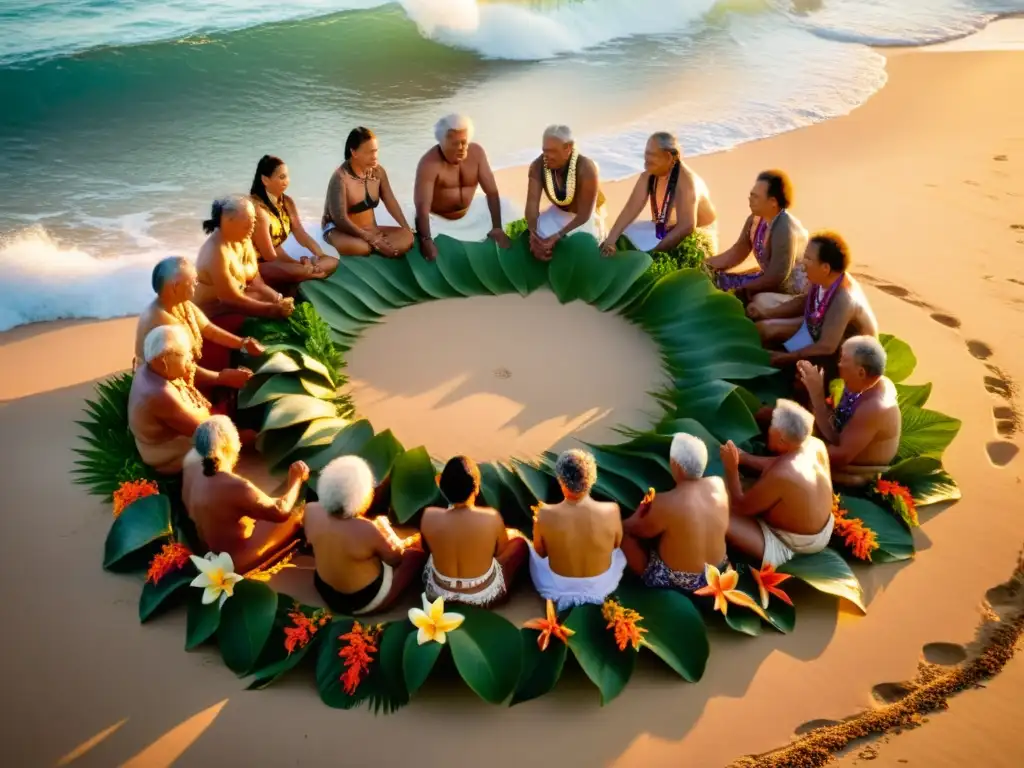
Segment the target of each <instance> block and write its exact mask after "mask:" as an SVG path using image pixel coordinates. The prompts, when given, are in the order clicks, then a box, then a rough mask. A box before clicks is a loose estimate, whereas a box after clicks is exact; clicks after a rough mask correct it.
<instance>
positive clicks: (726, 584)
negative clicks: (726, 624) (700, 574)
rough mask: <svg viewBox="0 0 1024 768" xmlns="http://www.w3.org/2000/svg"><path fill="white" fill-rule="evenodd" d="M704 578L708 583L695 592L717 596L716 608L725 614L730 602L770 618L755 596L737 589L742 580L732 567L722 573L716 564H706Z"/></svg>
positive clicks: (700, 594) (764, 617)
mask: <svg viewBox="0 0 1024 768" xmlns="http://www.w3.org/2000/svg"><path fill="white" fill-rule="evenodd" d="M704 580H705V581H707V583H708V585H707V586H706V587H701V588H700V589H697V590H694V592H693V594H695V595H699V596H700V597H712V596H713V597H714V598H715V610H716V611H721V612H722V615H723V616H727V615H728V613H729V603H732V604H733V605H739V606H741V607H743V608H749V609H750V610H752V611H753V612H754V613H756V614H757V615H758V616H760V617H761V618H763V619H767V618H768V617H767V616H765V615H764V611H763V610H762V609H761V606H760V605H758V604H757V601H755V600H754V598H752V597H751V596H750V595H748V594H747V593H746V592H743V591H742V590H739V589H736V585H737V584H739V582H740V575H739V574H738V573H737V572H736V571H734V570H733V569H732V567H729V568H727V569H726V571H725V573H722V572H721V571H719V570H718V569H717V568H716V567H715V566H713V565H706V566H704Z"/></svg>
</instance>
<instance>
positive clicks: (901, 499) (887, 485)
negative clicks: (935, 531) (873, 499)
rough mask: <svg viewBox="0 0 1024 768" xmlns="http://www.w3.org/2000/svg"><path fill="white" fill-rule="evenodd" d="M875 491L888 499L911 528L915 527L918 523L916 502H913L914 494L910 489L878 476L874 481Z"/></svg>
mask: <svg viewBox="0 0 1024 768" xmlns="http://www.w3.org/2000/svg"><path fill="white" fill-rule="evenodd" d="M875 493H877V494H878V495H879V496H881V497H882V498H883V499H889V500H890V501H891V502H892V505H893V506H894V507H895V508H896V511H897V512H899V514H900V517H902V518H903V520H904V521H905V522H906V523H907V525H909V526H910V527H911V528H917V527H918V526H919V525H920V522H919V521H918V519H917V504H915V503H914V496H913V494H911V493H910V489H909V488H907V487H906V486H905V485H901V484H900V483H897V482H896V481H895V480H883V479H882V478H878V482H877V483H875Z"/></svg>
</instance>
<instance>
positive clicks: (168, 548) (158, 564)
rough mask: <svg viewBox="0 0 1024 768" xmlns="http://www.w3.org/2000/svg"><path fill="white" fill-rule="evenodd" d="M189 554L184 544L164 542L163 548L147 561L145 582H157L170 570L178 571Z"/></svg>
mask: <svg viewBox="0 0 1024 768" xmlns="http://www.w3.org/2000/svg"><path fill="white" fill-rule="evenodd" d="M191 554H192V553H191V552H189V551H188V548H187V547H186V546H185V545H184V544H179V543H178V542H176V541H174V542H171V543H170V544H164V546H163V548H162V549H161V550H160V551H159V552H158V553H157V554H156V555H154V556H153V559H152V560H150V561H149V571H148V572H147V573H146V583H147V584H159V583H160V580H161V579H163V577H164V576H166V575H167V574H168V573H171V571H180V570H181V569H182V568H184V567H185V564H186V563H187V562H188V558H189V556H190V555H191Z"/></svg>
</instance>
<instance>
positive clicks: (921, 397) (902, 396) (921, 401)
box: [837, 383, 932, 410]
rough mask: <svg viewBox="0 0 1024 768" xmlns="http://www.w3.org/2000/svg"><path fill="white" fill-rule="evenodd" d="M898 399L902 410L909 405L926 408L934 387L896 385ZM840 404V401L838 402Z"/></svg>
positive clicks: (929, 385) (928, 385)
mask: <svg viewBox="0 0 1024 768" xmlns="http://www.w3.org/2000/svg"><path fill="white" fill-rule="evenodd" d="M895 387H896V399H897V401H898V402H899V406H900V409H901V410H902V409H903V408H905V407H906V406H908V405H916V406H917V407H918V408H924V406H925V404H927V402H928V398H929V397H930V396H931V394H932V385H931V384H930V383H928V384H896V385H895ZM837 402H838V401H837Z"/></svg>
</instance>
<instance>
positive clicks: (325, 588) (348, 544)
mask: <svg viewBox="0 0 1024 768" xmlns="http://www.w3.org/2000/svg"><path fill="white" fill-rule="evenodd" d="M374 487H375V484H374V480H373V472H372V471H371V470H370V467H369V466H368V465H367V463H366V462H365V461H363V460H362V459H361V458H359V457H358V456H342V457H340V458H337V459H334V461H332V462H331V463H330V464H328V465H327V466H326V467H324V468H323V470H322V471H321V472H320V479H319V481H318V483H317V494H318V495H319V497H320V501H319V502H314V503H311V504H307V505H306V517H305V526H306V540H307V541H308V542H309V544H310V546H312V548H313V558H314V560H315V561H316V574H315V575H314V577H313V581H314V583H315V585H316V589H317V591H318V592H319V593H320V596H321V597H322V598H323V599H324V602H325V603H327V607H328V608H330V609H331V610H332V611H334V612H335V613H339V614H343V615H346V616H362V615H363V614H367V613H373V612H375V611H383V610H386V609H387V608H388V607H389V606H390V605H391V604H392V603H394V601H395V600H396V599H398V597H399V596H400V595H401V594H402V592H404V591H405V590H406V588H407V587H408V586H409V585H410V584H412V583H413V581H414V580H415V579H416V577H417V576H419V573H420V571H421V570H422V568H423V562H424V561H425V560H426V558H427V556H426V554H424V552H423V550H422V549H421V548H420V547H419V545H418V543H410V542H408V541H402V540H400V539H399V538H398V536H397V535H396V534H395V532H394V531H393V530H392V529H391V526H390V525H389V524H388V522H387V518H384V517H378V518H375V519H372V520H371V519H369V518H367V517H365V515H366V513H367V511H368V510H369V509H370V505H371V504H372V503H373V492H374Z"/></svg>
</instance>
